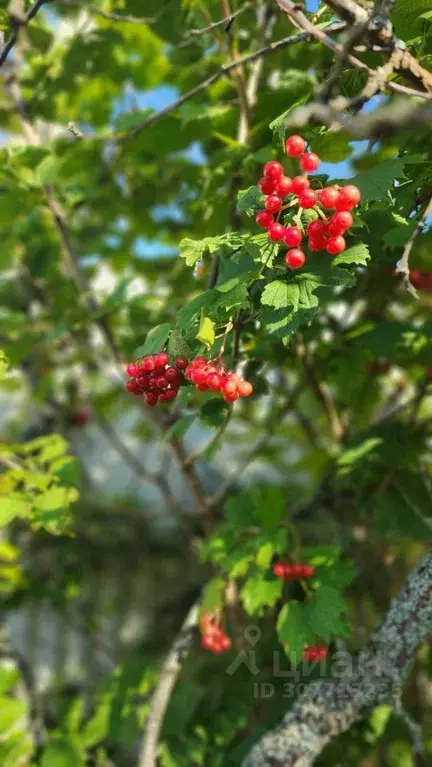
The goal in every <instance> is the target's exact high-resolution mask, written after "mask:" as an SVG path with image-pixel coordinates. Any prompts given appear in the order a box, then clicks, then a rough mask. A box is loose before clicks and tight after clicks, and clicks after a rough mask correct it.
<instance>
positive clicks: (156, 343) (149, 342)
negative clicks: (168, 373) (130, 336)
mask: <svg viewBox="0 0 432 767" xmlns="http://www.w3.org/2000/svg"><path fill="white" fill-rule="evenodd" d="M171 330H172V325H170V324H169V323H168V322H164V323H163V324H162V325H156V326H155V327H154V328H152V329H151V330H150V331H149V333H147V337H146V340H145V342H144V344H143V345H142V346H138V348H137V349H135V351H134V353H133V358H134V359H138V357H142V356H144V355H146V354H156V353H157V352H160V351H161V349H162V348H163V346H164V345H165V344H166V342H167V340H168V336H169V334H170V333H171Z"/></svg>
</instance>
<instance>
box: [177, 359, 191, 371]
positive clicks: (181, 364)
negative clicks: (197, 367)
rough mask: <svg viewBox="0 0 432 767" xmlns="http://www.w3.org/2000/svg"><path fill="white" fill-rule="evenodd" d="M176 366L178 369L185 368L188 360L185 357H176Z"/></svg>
mask: <svg viewBox="0 0 432 767" xmlns="http://www.w3.org/2000/svg"><path fill="white" fill-rule="evenodd" d="M175 364H176V368H178V369H179V370H185V369H186V368H187V366H188V365H189V360H188V359H187V357H177V359H176V363H175Z"/></svg>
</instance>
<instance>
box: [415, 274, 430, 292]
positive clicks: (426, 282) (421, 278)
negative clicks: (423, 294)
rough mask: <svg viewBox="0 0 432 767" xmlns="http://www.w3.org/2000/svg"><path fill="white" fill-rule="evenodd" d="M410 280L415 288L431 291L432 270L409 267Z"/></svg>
mask: <svg viewBox="0 0 432 767" xmlns="http://www.w3.org/2000/svg"><path fill="white" fill-rule="evenodd" d="M410 280H411V282H412V284H413V285H414V287H415V288H418V289H419V290H425V291H427V292H428V293H432V272H426V271H422V270H421V269H411V273H410Z"/></svg>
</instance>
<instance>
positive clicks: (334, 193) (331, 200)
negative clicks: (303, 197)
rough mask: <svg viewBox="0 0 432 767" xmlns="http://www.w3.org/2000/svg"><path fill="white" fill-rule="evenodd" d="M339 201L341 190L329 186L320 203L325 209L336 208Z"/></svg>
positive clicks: (321, 195) (322, 193)
mask: <svg viewBox="0 0 432 767" xmlns="http://www.w3.org/2000/svg"><path fill="white" fill-rule="evenodd" d="M338 199H339V189H336V187H335V186H327V187H326V188H325V189H323V190H322V192H321V194H320V203H321V205H322V206H323V208H334V207H335V205H336V200H338Z"/></svg>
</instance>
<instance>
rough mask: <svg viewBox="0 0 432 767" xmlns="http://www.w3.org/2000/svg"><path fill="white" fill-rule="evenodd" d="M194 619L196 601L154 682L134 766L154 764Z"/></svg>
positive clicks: (195, 624) (196, 617) (192, 632)
mask: <svg viewBox="0 0 432 767" xmlns="http://www.w3.org/2000/svg"><path fill="white" fill-rule="evenodd" d="M198 618H199V602H195V604H193V605H192V607H191V609H190V610H189V612H188V614H187V616H186V620H185V621H184V623H183V625H182V627H181V629H180V632H179V634H178V635H177V637H176V638H175V640H174V643H173V645H172V647H171V650H170V651H169V653H168V655H167V657H166V659H165V661H164V663H163V666H162V669H161V672H160V676H159V681H158V685H157V687H156V690H155V692H154V695H153V697H152V701H151V704H150V711H149V715H148V717H147V722H146V727H145V732H144V735H143V739H142V743H141V748H140V753H139V760H138V767H156V764H157V748H158V743H159V737H160V734H161V730H162V725H163V721H164V718H165V714H166V710H167V708H168V705H169V702H170V699H171V695H172V693H173V690H174V687H175V684H176V682H177V679H178V677H179V674H180V671H181V669H182V664H183V662H184V660H185V659H186V657H187V656H188V654H189V651H190V648H191V645H192V640H193V634H194V629H195V628H196V626H197V625H198Z"/></svg>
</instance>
